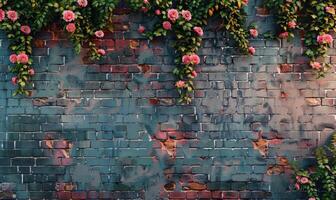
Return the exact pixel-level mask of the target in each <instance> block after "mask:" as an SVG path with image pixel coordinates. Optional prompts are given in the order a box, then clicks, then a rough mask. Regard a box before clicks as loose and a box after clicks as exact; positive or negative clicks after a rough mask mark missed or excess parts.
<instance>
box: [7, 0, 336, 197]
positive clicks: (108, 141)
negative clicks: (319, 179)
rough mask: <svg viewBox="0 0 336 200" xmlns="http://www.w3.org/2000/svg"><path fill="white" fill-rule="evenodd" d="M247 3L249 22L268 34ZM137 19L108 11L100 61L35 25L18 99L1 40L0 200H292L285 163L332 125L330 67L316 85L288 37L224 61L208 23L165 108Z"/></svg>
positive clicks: (164, 48)
mask: <svg viewBox="0 0 336 200" xmlns="http://www.w3.org/2000/svg"><path fill="white" fill-rule="evenodd" d="M255 6H256V4H255V2H254V1H250V5H249V14H250V15H249V21H250V22H252V21H257V23H258V24H259V28H261V29H262V30H264V31H265V30H270V29H272V27H274V26H273V24H272V20H271V18H270V17H260V16H256V11H255ZM147 21H148V20H147ZM147 21H146V19H144V18H143V16H141V15H139V14H127V13H126V14H125V10H118V12H117V15H116V17H115V32H113V33H111V34H108V35H107V36H106V39H105V40H104V41H103V42H102V45H103V46H104V47H105V48H106V49H108V56H107V58H106V59H105V60H102V61H101V62H99V63H88V62H87V61H86V60H87V59H85V58H83V55H81V56H76V55H74V53H73V49H72V48H71V45H69V42H68V41H67V40H66V38H65V37H64V34H63V33H61V32H57V31H55V30H56V29H53V31H49V32H44V33H43V34H41V35H40V36H39V39H38V40H36V41H35V46H36V48H35V51H34V52H35V53H34V63H35V65H34V66H35V69H36V71H37V75H36V77H35V78H34V90H33V96H32V97H30V98H28V97H13V96H12V93H13V90H14V87H13V86H12V85H11V84H10V83H9V80H10V77H11V75H10V74H8V73H7V72H8V61H7V60H8V59H7V57H8V55H9V51H7V46H8V41H7V40H6V39H5V35H4V34H3V33H2V34H1V35H0V42H1V43H0V44H1V46H0V48H1V49H0V50H1V51H0V69H1V71H0V74H1V79H0V109H1V115H0V122H1V123H0V144H1V145H0V183H1V184H0V191H1V192H0V199H1V198H5V199H9V198H11V197H13V198H17V199H29V198H30V199H43V198H45V199H71V198H72V199H98V198H101V199H117V198H119V199H150V200H152V199H153V200H154V199H198V198H200V199H211V198H212V199H289V198H294V196H296V197H300V196H297V195H298V194H296V193H295V192H293V191H291V190H290V188H289V183H290V181H289V174H290V170H289V167H288V162H291V161H293V160H298V161H300V162H301V163H309V157H310V156H311V155H312V149H313V148H314V147H316V146H317V145H320V144H322V143H323V142H324V141H325V140H326V138H328V136H329V135H330V134H331V132H332V131H333V130H334V128H335V125H334V124H335V114H336V110H335V98H336V90H335V88H336V81H335V80H336V79H335V74H330V75H329V76H328V77H327V78H325V79H321V80H315V78H314V75H313V74H312V72H311V71H310V70H309V69H308V67H307V66H305V64H303V63H305V61H306V60H305V58H304V57H302V56H301V53H302V50H303V48H302V46H301V42H300V40H299V39H296V41H294V42H293V43H288V42H285V41H278V40H264V39H256V40H253V41H251V43H252V45H253V46H255V47H256V49H257V52H256V54H255V56H242V55H237V54H236V53H235V49H234V48H232V47H230V46H229V42H228V40H227V37H226V36H225V34H224V33H222V32H218V31H215V27H216V23H213V24H211V25H209V27H208V29H209V30H208V31H206V35H205V37H204V38H205V39H204V43H203V48H202V50H201V51H200V53H199V54H200V55H201V57H202V64H201V65H200V67H199V71H200V73H199V76H198V77H197V80H196V83H197V84H196V85H197V90H196V98H195V101H194V103H193V104H192V105H190V106H182V105H176V104H175V98H174V97H176V92H175V90H174V86H173V80H174V77H173V75H172V74H171V71H172V69H173V67H174V65H173V56H172V55H173V53H174V50H173V49H171V48H170V47H169V43H171V40H169V39H167V38H165V39H159V40H155V41H153V42H149V41H147V40H146V39H145V38H143V37H142V36H140V35H139V34H138V33H137V31H136V30H137V28H138V26H139V24H144V23H145V22H147ZM213 21H215V20H213ZM335 58H336V53H335V49H331V50H330V57H328V59H330V61H331V62H333V63H335V60H336V59H335ZM284 63H289V65H281V64H284Z"/></svg>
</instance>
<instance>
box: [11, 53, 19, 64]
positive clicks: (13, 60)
mask: <svg viewBox="0 0 336 200" xmlns="http://www.w3.org/2000/svg"><path fill="white" fill-rule="evenodd" d="M9 61H10V62H11V63H16V62H17V55H16V54H12V55H10V56H9Z"/></svg>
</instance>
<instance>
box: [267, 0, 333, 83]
mask: <svg viewBox="0 0 336 200" xmlns="http://www.w3.org/2000/svg"><path fill="white" fill-rule="evenodd" d="M265 5H266V6H267V7H268V8H269V9H271V11H273V13H274V15H275V18H276V22H277V24H278V25H279V31H278V37H279V38H281V39H291V38H293V37H294V33H295V31H299V32H301V33H302V34H301V35H303V38H304V45H305V46H306V50H305V52H304V54H305V55H306V56H307V57H308V58H309V59H310V66H311V67H312V68H313V69H314V70H315V72H316V74H317V77H324V76H325V74H326V72H327V71H328V70H329V69H330V68H331V65H330V64H329V61H328V60H327V59H326V58H325V57H326V55H327V52H328V48H329V47H331V46H332V43H333V37H332V35H331V32H332V31H335V30H336V26H335V22H336V15H335V5H336V4H335V1H334V0H323V1H317V0H265Z"/></svg>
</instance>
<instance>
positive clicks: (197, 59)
mask: <svg viewBox="0 0 336 200" xmlns="http://www.w3.org/2000/svg"><path fill="white" fill-rule="evenodd" d="M190 60H191V62H192V63H193V64H194V65H198V64H199V63H200V62H201V59H200V57H199V56H198V55H197V54H191V55H190Z"/></svg>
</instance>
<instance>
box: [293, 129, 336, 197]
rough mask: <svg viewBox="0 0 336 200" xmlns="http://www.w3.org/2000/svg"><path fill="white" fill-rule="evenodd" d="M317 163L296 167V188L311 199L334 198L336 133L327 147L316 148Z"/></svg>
mask: <svg viewBox="0 0 336 200" xmlns="http://www.w3.org/2000/svg"><path fill="white" fill-rule="evenodd" d="M315 155H316V165H315V166H313V167H311V168H309V169H308V170H306V169H298V168H297V167H295V176H294V179H295V181H296V184H295V188H296V189H297V190H300V191H303V192H305V193H306V194H307V195H308V197H309V200H314V199H316V200H319V199H323V200H333V199H335V197H336V134H334V135H333V138H332V141H331V143H330V144H329V145H327V146H325V147H319V148H317V150H316V153H315Z"/></svg>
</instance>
